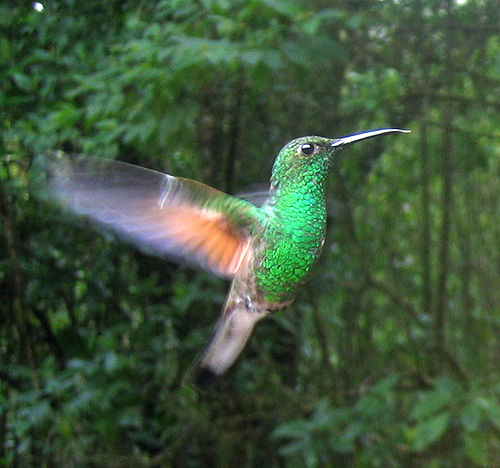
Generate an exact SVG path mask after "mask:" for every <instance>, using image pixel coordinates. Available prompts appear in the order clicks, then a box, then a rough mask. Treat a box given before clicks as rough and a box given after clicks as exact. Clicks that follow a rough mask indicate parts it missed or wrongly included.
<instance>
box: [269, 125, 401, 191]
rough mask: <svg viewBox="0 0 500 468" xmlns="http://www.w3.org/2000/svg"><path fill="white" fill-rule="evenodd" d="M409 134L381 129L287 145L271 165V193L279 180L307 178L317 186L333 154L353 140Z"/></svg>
mask: <svg viewBox="0 0 500 468" xmlns="http://www.w3.org/2000/svg"><path fill="white" fill-rule="evenodd" d="M398 132H399V133H409V132H410V130H400V129H397V128H383V129H379V130H370V131H368V132H363V133H357V134H355V135H349V136H345V137H341V138H325V137H320V136H306V137H300V138H296V139H295V140H292V141H290V142H289V143H287V144H286V145H285V146H284V147H283V148H282V149H281V151H280V152H279V154H278V156H277V158H276V161H275V163H274V166H273V171H272V176H271V190H272V191H273V190H274V189H276V188H278V187H279V186H280V184H282V183H283V181H288V182H291V183H294V181H299V180H302V181H304V179H307V181H310V182H311V183H315V184H316V183H321V182H323V181H324V180H325V179H326V176H327V174H328V169H329V168H330V166H331V164H332V162H333V155H334V154H335V153H337V152H339V151H341V150H342V149H343V148H344V147H345V146H348V145H351V144H352V143H355V142H357V141H361V140H365V139H367V138H373V137H376V136H379V135H384V134H389V133H398Z"/></svg>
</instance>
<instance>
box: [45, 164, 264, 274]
mask: <svg viewBox="0 0 500 468" xmlns="http://www.w3.org/2000/svg"><path fill="white" fill-rule="evenodd" d="M46 172H47V175H48V178H49V181H48V182H49V196H50V197H51V198H54V199H56V200H57V201H58V202H59V203H60V204H62V205H63V206H65V207H67V208H69V209H70V210H72V211H73V212H75V213H78V214H81V215H85V216H88V217H90V218H92V219H93V220H96V221H98V222H99V223H101V224H103V225H105V226H109V227H110V228H112V229H113V230H114V231H116V232H117V233H119V234H120V235H122V236H124V237H125V238H127V239H129V240H131V241H133V242H134V243H135V244H137V245H138V246H139V247H142V248H146V249H148V250H153V252H155V253H157V254H160V255H167V256H169V257H171V258H172V257H173V258H176V259H182V260H188V261H191V262H195V263H198V264H200V265H201V266H203V267H204V268H207V269H209V270H211V271H213V272H214V273H216V274H219V275H223V276H229V277H231V276H232V275H234V273H235V272H236V271H237V270H238V268H239V266H240V264H241V262H242V261H243V259H244V257H245V255H246V253H247V250H248V248H249V242H250V233H251V227H252V225H254V224H255V223H256V222H257V217H256V207H255V206H253V205H251V204H250V203H248V202H246V201H244V200H240V199H238V198H234V197H231V196H229V195H226V194H224V193H223V192H219V191H218V190H215V189H213V188H211V187H209V186H207V185H204V184H201V183H199V182H196V181H194V180H189V179H183V178H177V177H173V176H170V175H167V174H162V173H160V172H156V171H152V170H150V169H145V168H142V167H138V166H134V165H131V164H127V163H123V162H119V161H113V160H108V159H96V158H89V157H69V156H67V155H64V156H58V157H50V158H49V159H48V163H47V164H46Z"/></svg>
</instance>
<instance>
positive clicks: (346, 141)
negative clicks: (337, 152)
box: [332, 128, 411, 147]
mask: <svg viewBox="0 0 500 468" xmlns="http://www.w3.org/2000/svg"><path fill="white" fill-rule="evenodd" d="M410 132H411V130H401V129H399V128H380V129H378V130H370V131H369V132H363V133H356V134H355V135H349V136H345V137H342V138H337V139H335V140H334V141H333V143H332V146H333V147H339V146H346V145H350V144H351V143H355V142H356V141H360V140H366V139H367V138H373V137H376V136H379V135H384V134H386V133H410Z"/></svg>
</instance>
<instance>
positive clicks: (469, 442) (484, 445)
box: [465, 434, 488, 466]
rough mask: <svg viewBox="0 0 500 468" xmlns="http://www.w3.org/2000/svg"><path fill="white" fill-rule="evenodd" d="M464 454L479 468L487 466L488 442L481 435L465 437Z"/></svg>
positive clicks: (467, 435)
mask: <svg viewBox="0 0 500 468" xmlns="http://www.w3.org/2000/svg"><path fill="white" fill-rule="evenodd" d="M465 453H466V454H467V456H468V457H469V458H470V459H471V460H473V461H474V462H475V463H477V464H478V465H480V466H488V440H487V438H486V437H485V436H484V435H483V434H466V435H465Z"/></svg>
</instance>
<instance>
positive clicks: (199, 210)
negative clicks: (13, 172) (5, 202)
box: [47, 129, 406, 375]
mask: <svg viewBox="0 0 500 468" xmlns="http://www.w3.org/2000/svg"><path fill="white" fill-rule="evenodd" d="M394 132H406V131H405V130H398V129H381V130H373V131H370V132H365V133H361V134H357V135H351V136H347V137H343V138H339V139H331V138H324V137H317V136H309V137H302V138H297V139H295V140H292V141H291V142H289V143H288V144H287V145H285V146H284V147H283V149H282V150H281V151H280V153H279V154H278V156H277V158H276V161H275V163H274V166H273V171H272V175H271V184H270V189H269V196H268V199H267V200H266V202H265V203H264V204H263V205H262V206H261V207H257V206H255V205H253V204H252V203H250V202H247V201H245V200H242V199H239V198H236V197H233V196H230V195H227V194H224V193H223V192H219V191H218V190H215V189H213V188H211V187H208V186H206V185H204V184H201V183H199V182H196V181H192V180H189V179H183V178H176V177H173V176H169V175H166V174H161V173H159V172H155V171H151V170H148V169H144V168H140V167H137V166H133V165H130V164H126V163H120V162H117V161H109V160H99V159H94V158H83V159H82V158H80V159H72V158H68V157H57V158H52V159H50V161H49V163H48V166H47V172H48V174H49V177H50V183H49V187H50V195H51V196H52V198H54V199H56V200H57V201H59V202H60V203H61V204H63V205H64V206H66V207H68V208H69V209H71V210H72V211H74V212H76V213H78V214H82V215H86V216H88V217H90V218H92V219H94V220H96V221H98V222H99V223H100V224H103V225H106V226H109V227H110V228H112V229H113V230H115V231H116V232H117V233H119V234H121V235H122V236H124V237H126V238H128V239H130V240H131V241H133V242H134V243H135V244H138V245H139V246H140V247H144V248H146V249H148V250H150V251H151V250H152V251H153V252H155V253H157V254H160V255H166V256H168V257H171V258H172V257H173V258H176V259H181V260H184V259H186V260H188V261H192V262H194V263H198V264H200V265H201V266H203V267H205V268H206V269H208V270H210V271H212V272H214V273H216V274H219V275H221V276H225V277H229V278H232V284H231V287H230V290H229V293H228V297H227V299H226V303H225V306H224V309H223V312H222V315H221V317H220V319H219V322H218V325H217V327H216V331H215V333H214V336H213V337H212V340H211V341H210V343H209V345H208V346H207V349H206V350H205V353H204V355H203V357H202V358H201V360H200V361H199V363H198V369H200V370H202V371H204V372H208V373H209V374H215V375H220V374H222V373H224V372H225V371H226V370H227V369H228V368H229V366H230V365H231V364H232V363H233V362H234V360H235V359H236V358H237V357H238V355H239V353H240V352H241V350H242V349H243V347H244V346H245V343H246V342H247V340H248V338H249V336H250V334H251V332H252V330H253V328H254V326H255V324H256V323H257V321H258V320H260V319H261V318H263V317H264V316H265V315H267V314H268V313H269V312H271V311H274V310H279V309H283V308H285V307H287V306H288V305H290V304H291V303H292V302H293V300H294V298H295V296H296V294H297V292H298V290H299V287H300V285H301V284H302V283H304V281H305V280H306V278H307V275H308V273H309V271H310V269H311V267H312V266H313V264H314V262H315V261H316V259H317V258H318V257H319V255H320V253H321V248H322V246H323V243H324V239H325V228H326V197H325V184H326V179H327V176H328V172H329V169H330V167H331V165H332V162H333V156H334V154H335V153H337V152H338V151H339V150H341V149H342V148H343V147H344V146H346V145H349V144H351V143H354V142H356V141H359V140H362V139H366V138H371V137H375V136H378V135H382V134H387V133H394Z"/></svg>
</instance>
